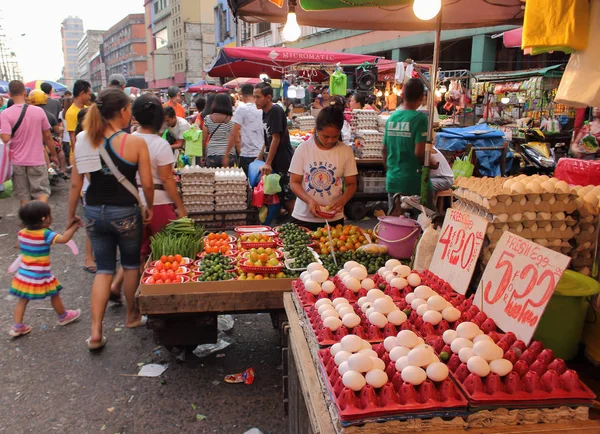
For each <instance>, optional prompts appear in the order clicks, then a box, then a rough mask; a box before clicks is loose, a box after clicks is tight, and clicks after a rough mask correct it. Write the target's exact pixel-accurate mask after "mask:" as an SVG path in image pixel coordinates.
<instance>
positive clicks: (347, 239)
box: [312, 225, 373, 255]
mask: <svg viewBox="0 0 600 434" xmlns="http://www.w3.org/2000/svg"><path fill="white" fill-rule="evenodd" d="M372 233H373V232H372V231H371V230H370V229H369V230H363V229H361V228H360V227H358V226H351V225H345V226H342V225H337V226H336V227H331V228H330V229H329V230H328V229H327V228H326V227H323V228H319V229H318V230H316V231H314V232H313V233H312V239H313V241H314V243H315V244H316V247H315V250H316V251H317V253H319V254H321V255H326V254H328V253H330V252H332V251H333V252H338V251H339V252H342V253H343V252H348V251H354V250H358V249H359V248H360V247H361V246H363V245H366V244H369V241H368V239H367V235H368V236H369V237H371V235H372ZM329 235H331V241H330V240H329Z"/></svg>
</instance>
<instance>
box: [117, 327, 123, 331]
mask: <svg viewBox="0 0 600 434" xmlns="http://www.w3.org/2000/svg"><path fill="white" fill-rule="evenodd" d="M121 330H123V329H122V328H121V327H115V331H116V332H120V331H121Z"/></svg>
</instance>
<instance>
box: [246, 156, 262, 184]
mask: <svg viewBox="0 0 600 434" xmlns="http://www.w3.org/2000/svg"><path fill="white" fill-rule="evenodd" d="M264 165H265V162H264V161H260V160H254V161H253V162H252V163H250V165H249V166H248V181H249V182H250V186H251V187H253V188H254V187H256V186H257V185H258V183H259V182H260V179H261V177H262V173H261V171H260V168H261V167H263V166H264Z"/></svg>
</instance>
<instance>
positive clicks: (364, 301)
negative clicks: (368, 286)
mask: <svg viewBox="0 0 600 434" xmlns="http://www.w3.org/2000/svg"><path fill="white" fill-rule="evenodd" d="M367 301H368V300H367V297H361V298H359V299H358V301H357V302H356V304H358V307H362V305H363V304H364V303H366V302H367Z"/></svg>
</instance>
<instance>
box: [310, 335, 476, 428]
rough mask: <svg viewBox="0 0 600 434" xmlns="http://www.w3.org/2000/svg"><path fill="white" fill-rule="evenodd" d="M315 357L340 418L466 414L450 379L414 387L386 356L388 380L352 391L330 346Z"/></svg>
mask: <svg viewBox="0 0 600 434" xmlns="http://www.w3.org/2000/svg"><path fill="white" fill-rule="evenodd" d="M380 347H381V348H383V346H380ZM373 349H375V348H373ZM380 351H381V350H380ZM380 351H378V353H379V352H380ZM384 351H385V350H384ZM318 356H319V364H320V369H321V373H322V375H323V377H324V378H325V379H326V382H325V383H326V385H327V389H328V391H329V393H330V395H331V398H332V400H333V402H335V405H336V407H337V410H338V413H339V415H340V419H341V420H342V421H352V420H358V419H366V418H394V419H412V418H415V417H420V418H430V417H436V416H441V417H446V416H466V414H467V405H468V403H467V400H466V399H465V397H464V396H463V394H462V393H461V392H460V390H459V389H458V387H457V386H456V384H454V383H453V382H452V381H451V380H450V378H447V379H446V380H444V381H442V382H439V383H437V382H433V381H431V380H426V381H425V382H424V383H422V384H420V385H419V386H416V387H415V386H413V385H412V384H410V383H406V382H404V381H403V380H402V378H401V376H400V374H399V373H397V372H396V368H395V366H394V363H393V362H391V361H390V359H389V357H387V359H383V360H384V363H385V364H386V370H385V371H386V373H387V374H388V377H389V380H388V382H387V383H386V384H384V385H383V387H381V388H379V389H375V388H373V387H372V386H369V385H366V386H365V387H364V388H363V389H362V390H361V391H360V392H354V391H352V390H351V389H349V388H347V387H344V385H343V383H342V378H341V376H340V374H339V372H338V370H337V366H336V364H335V361H334V360H333V357H332V356H331V353H330V350H329V348H326V349H321V350H319V353H318ZM384 357H385V356H384Z"/></svg>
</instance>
